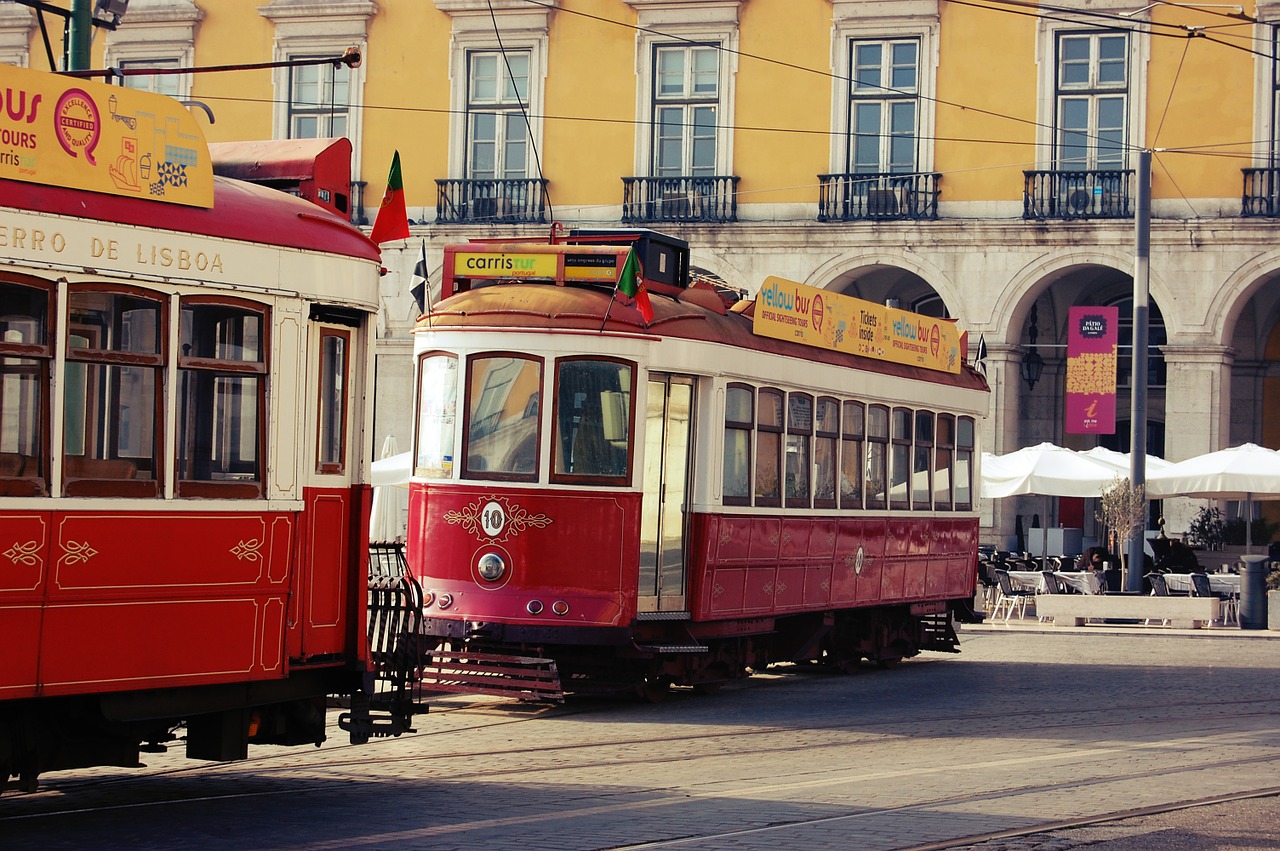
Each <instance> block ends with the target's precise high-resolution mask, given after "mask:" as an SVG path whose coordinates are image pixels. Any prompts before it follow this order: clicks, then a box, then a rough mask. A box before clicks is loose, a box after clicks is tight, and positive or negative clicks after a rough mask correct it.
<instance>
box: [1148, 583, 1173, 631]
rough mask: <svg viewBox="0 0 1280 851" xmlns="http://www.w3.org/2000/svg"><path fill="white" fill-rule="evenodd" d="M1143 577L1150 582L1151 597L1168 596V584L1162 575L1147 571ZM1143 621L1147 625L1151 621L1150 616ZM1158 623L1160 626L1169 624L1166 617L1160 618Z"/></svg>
mask: <svg viewBox="0 0 1280 851" xmlns="http://www.w3.org/2000/svg"><path fill="white" fill-rule="evenodd" d="M1143 578H1144V579H1146V580H1147V581H1148V582H1149V583H1151V596H1152V597H1168V596H1169V586H1168V585H1167V584H1165V581H1164V577H1163V576H1161V575H1160V574H1159V573H1148V574H1147V575H1146V576H1145V577H1143ZM1143 623H1144V624H1147V625H1150V623H1151V618H1147V619H1146V620H1145V621H1143ZM1160 625H1161V626H1168V625H1169V619H1168V618H1161V619H1160Z"/></svg>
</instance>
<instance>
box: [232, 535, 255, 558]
mask: <svg viewBox="0 0 1280 851" xmlns="http://www.w3.org/2000/svg"><path fill="white" fill-rule="evenodd" d="M261 550H262V541H261V540H259V539H258V538H254V539H253V540H250V541H241V542H240V543H238V544H236V545H235V546H234V547H232V548H231V554H232V555H233V556H235V557H236V558H237V559H239V560H240V561H262V553H261Z"/></svg>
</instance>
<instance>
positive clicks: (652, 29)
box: [625, 0, 743, 177]
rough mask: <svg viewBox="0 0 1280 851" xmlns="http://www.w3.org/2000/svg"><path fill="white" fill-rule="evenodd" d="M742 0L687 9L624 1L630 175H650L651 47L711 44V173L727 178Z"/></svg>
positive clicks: (710, 1)
mask: <svg viewBox="0 0 1280 851" xmlns="http://www.w3.org/2000/svg"><path fill="white" fill-rule="evenodd" d="M742 1H743V0H706V2H699V3H690V4H687V8H686V7H684V6H680V5H677V4H673V3H671V2H670V0H625V2H626V3H627V5H628V6H631V7H632V8H633V9H635V10H636V15H637V22H636V23H637V29H636V65H635V67H636V143H635V150H636V159H635V169H634V171H633V174H635V175H637V176H645V177H648V176H652V175H653V170H654V166H655V165H656V160H655V159H654V150H653V139H654V133H653V122H654V118H655V115H654V106H655V104H656V99H655V96H654V93H655V89H654V76H655V75H654V68H653V60H654V57H655V56H656V52H655V50H654V48H655V47H659V46H667V45H672V44H675V45H679V44H689V43H690V42H696V43H698V44H714V45H717V46H719V47H720V48H721V52H720V80H719V93H718V99H717V105H716V124H717V125H718V127H719V128H720V130H719V131H718V132H717V133H716V163H715V169H714V173H715V174H717V175H727V174H732V173H733V137H734V133H733V126H734V104H735V101H736V98H735V97H734V88H733V87H734V81H735V80H736V78H737V74H738V16H739V12H740V9H741V6H742Z"/></svg>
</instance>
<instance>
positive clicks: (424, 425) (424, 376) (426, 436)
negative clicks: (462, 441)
mask: <svg viewBox="0 0 1280 851" xmlns="http://www.w3.org/2000/svg"><path fill="white" fill-rule="evenodd" d="M457 405H458V359H457V358H456V357H454V356H453V355H442V354H428V355H425V356H423V358H422V361H421V365H420V366H419V367H418V447H417V450H416V453H417V454H416V456H415V457H416V460H415V461H414V474H415V475H418V476H426V477H429V478H439V479H451V478H453V441H454V437H455V424H456V422H457Z"/></svg>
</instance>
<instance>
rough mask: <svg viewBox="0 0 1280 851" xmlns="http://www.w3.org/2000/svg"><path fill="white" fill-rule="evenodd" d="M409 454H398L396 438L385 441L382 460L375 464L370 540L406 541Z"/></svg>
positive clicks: (372, 477) (372, 475) (388, 438)
mask: <svg viewBox="0 0 1280 851" xmlns="http://www.w3.org/2000/svg"><path fill="white" fill-rule="evenodd" d="M409 455H410V453H408V452H404V453H397V452H396V439H395V437H394V436H393V435H387V437H386V439H385V440H384V441H383V442H382V458H381V460H378V461H375V462H373V465H372V469H371V471H370V476H369V479H370V484H372V485H373V505H372V506H371V508H370V511H369V540H370V541H378V542H389V541H399V540H403V539H404V537H405V531H406V530H407V528H408V514H409V489H408V483H409Z"/></svg>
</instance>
